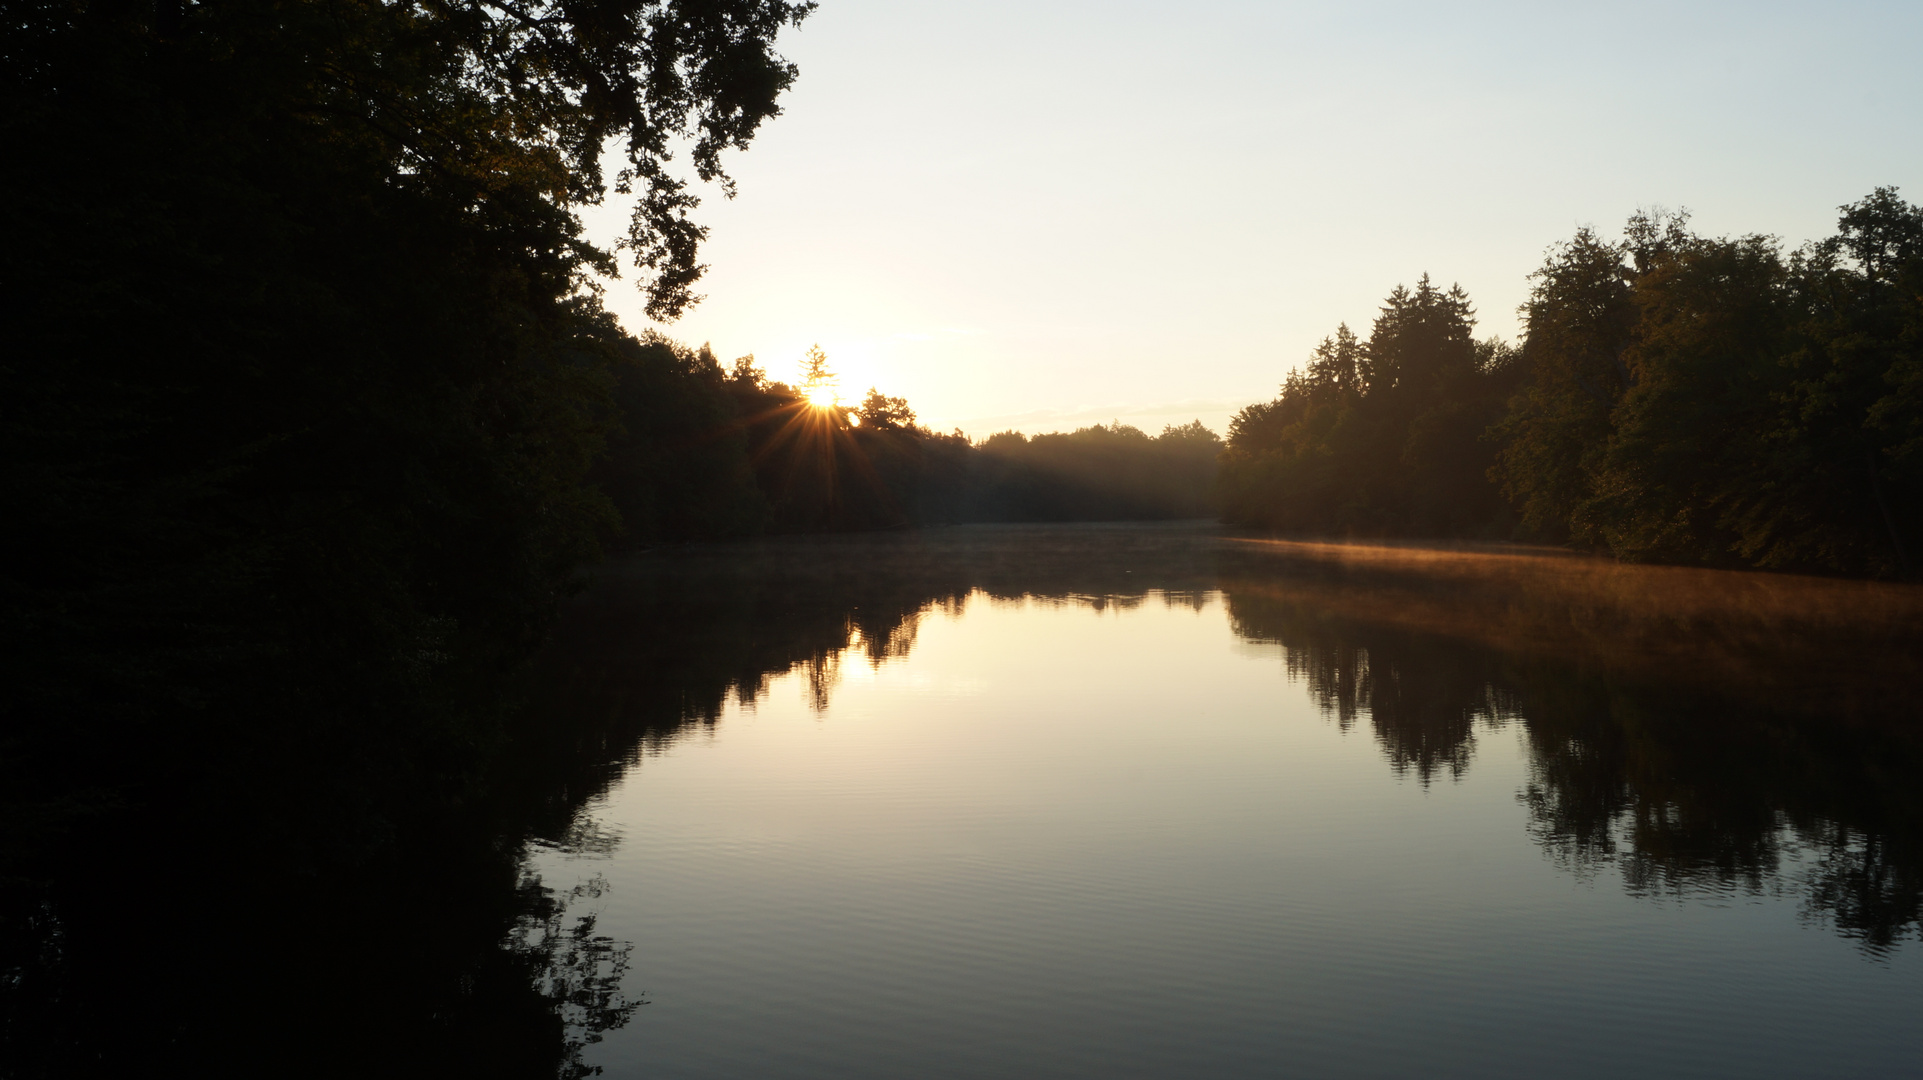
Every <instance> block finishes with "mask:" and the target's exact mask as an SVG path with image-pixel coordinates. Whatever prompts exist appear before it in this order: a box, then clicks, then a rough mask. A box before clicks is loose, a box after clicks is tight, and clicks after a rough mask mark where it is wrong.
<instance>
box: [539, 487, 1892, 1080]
mask: <svg viewBox="0 0 1923 1080" xmlns="http://www.w3.org/2000/svg"><path fill="white" fill-rule="evenodd" d="M1920 616H1923V602H1920V601H1919V596H1918V590H1917V589H1915V588H1914V587H1907V586H1892V585H1881V584H1873V583H1865V582H1848V581H1830V580H1821V579H1811V578H1796V577H1789V576H1771V575H1758V574H1743V573H1731V572H1718V571H1703V570H1683V569H1675V568H1657V567H1625V566H1620V565H1617V564H1615V563H1612V562H1605V561H1600V560H1593V559H1589V558H1585V557H1580V556H1573V555H1569V554H1566V553H1562V552H1558V551H1553V550H1547V549H1529V548H1516V547H1476V546H1464V547H1458V548H1450V549H1436V548H1424V547H1413V546H1369V545H1333V544H1329V545H1325V544H1304V543H1289V542H1281V541H1274V540H1267V539H1262V538H1253V537H1240V536H1233V535H1230V534H1227V533H1224V532H1223V531H1221V530H1219V529H1216V528H1214V527H1211V526H1205V525H1198V524H1174V525H1129V526H1101V525H1096V526H1061V527H1051V526H1010V527H999V526H970V527H956V528H948V529H934V530H926V531H922V532H911V533H895V534H873V535H861V536H846V537H829V538H803V539H792V540H774V541H761V542H755V543H747V544H731V545H718V546H712V547H704V548H691V549H687V550H681V551H662V552H655V553H650V554H647V555H642V556H638V557H635V558H633V559H630V560H627V561H624V562H622V563H618V564H615V565H612V566H609V567H607V568H605V569H604V571H603V572H602V573H601V574H600V576H599V577H598V579H597V580H596V581H595V583H594V584H593V585H592V587H591V588H590V589H589V590H588V591H587V592H586V593H584V594H583V595H582V596H581V597H580V598H578V599H577V600H576V601H575V602H574V604H573V605H572V606H571V608H570V609H569V611H568V613H567V616H566V618H565V620H564V622H563V624H562V627H561V629H560V632H559V633H558V634H557V636H556V639H555V640H554V642H553V643H552V645H551V647H550V649H549V650H548V653H547V657H546V661H545V664H544V666H543V669H542V675H541V677H540V690H539V693H538V695H537V697H538V700H539V708H540V709H542V710H543V711H544V712H545V714H546V715H547V716H549V717H551V718H552V729H553V730H554V731H555V732H557V733H559V734H557V736H556V738H557V739H558V740H559V741H561V742H563V743H565V745H566V751H565V752H566V754H567V755H569V760H570V761H571V762H572V764H571V765H569V766H568V767H567V768H565V769H560V770H559V771H558V772H557V771H555V770H550V772H551V773H553V774H554V775H562V774H565V775H566V777H567V780H566V783H565V784H561V785H559V787H564V788H565V789H566V791H565V794H563V795H557V796H555V800H556V806H558V807H561V808H563V810H562V811H561V812H558V813H557V815H556V816H555V818H554V820H553V823H552V825H551V827H549V828H547V829H545V830H543V835H542V836H540V837H539V838H538V839H537V840H536V841H535V842H534V844H533V847H532V855H531V856H530V864H529V869H530V871H531V872H532V873H535V874H538V876H539V878H540V880H541V881H542V882H543V883H544V884H545V885H546V886H547V887H548V888H549V889H552V890H556V891H557V893H559V894H561V895H564V896H565V897H566V898H567V899H568V904H569V907H568V910H569V911H570V912H571V913H572V915H573V917H575V918H577V919H578V918H580V917H581V916H589V917H591V920H592V921H591V924H584V925H588V926H589V928H590V929H591V934H590V935H587V937H592V939H593V940H595V941H597V942H599V947H600V949H601V950H602V952H601V954H600V957H599V961H598V962H599V965H600V966H599V967H598V968H597V969H596V970H597V971H598V975H597V976H596V978H598V979H599V980H600V981H599V983H598V984H597V985H598V986H599V987H600V990H599V991H598V994H599V996H598V997H596V996H593V995H589V996H590V997H592V1002H591V1004H592V1007H585V1006H584V1007H581V1008H578V1009H576V1010H575V1013H574V1014H573V1015H574V1018H575V1020H576V1021H577V1028H578V1032H579V1034H578V1037H577V1041H578V1042H580V1043H582V1044H584V1045H583V1046H582V1049H581V1056H582V1060H583V1061H584V1062H585V1063H587V1064H589V1065H598V1066H601V1067H603V1068H604V1069H605V1071H606V1074H607V1075H610V1076H650V1077H730V1076H741V1077H902V1076H928V1077H977V1076H1023V1077H1088V1076H1101V1077H1134V1076H1140V1077H1186V1076H1211V1077H1238V1076H1264V1077H1273V1076H1305V1077H1340V1076H1408V1075H1423V1076H1445V1077H1446V1076H1464V1077H1467V1076H1478V1077H1487V1076H1518V1077H1520V1076H1530V1077H1537V1076H1598V1077H1602V1076H1622V1075H1626V1074H1631V1073H1634V1074H1638V1075H1647V1076H1692V1077H1695V1076H1704V1077H1707V1076H1731V1077H1750V1078H1753V1077H1767V1076H1784V1077H1790V1076H1795V1077H1810V1076H1898V1075H1923V1023H1919V1022H1918V1019H1917V1018H1918V1017H1919V1016H1923V946H1919V941H1918V925H1919V912H1920V911H1923V784H1919V780H1918V766H1919V765H1920V764H1923V715H1920V713H1923V710H1919V707H1918V705H1917V700H1918V699H1917V696H1916V694H1917V691H1918V689H1919V687H1920V686H1923V678H1919V659H1918V658H1919V657H1920V656H1923V648H1920V647H1919V646H1920V645H1923V642H1920V641H1919V633H1920V628H1923V617H1920ZM551 752H553V753H557V754H558V753H560V751H551ZM536 756H539V755H536ZM557 790H558V788H557ZM587 937H584V938H583V940H587ZM583 1000H588V999H587V998H583ZM597 1010H598V1011H597Z"/></svg>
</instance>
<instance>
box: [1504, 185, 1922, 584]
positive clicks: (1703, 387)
mask: <svg viewBox="0 0 1923 1080" xmlns="http://www.w3.org/2000/svg"><path fill="white" fill-rule="evenodd" d="M1524 312H1525V316H1526V318H1527V327H1528V336H1527V338H1526V339H1525V344H1524V347H1523V355H1524V361H1525V364H1526V365H1527V369H1528V373H1529V375H1528V381H1527V383H1526V384H1525V386H1524V388H1523V392H1522V393H1521V394H1519V395H1518V396H1517V397H1516V399H1515V401H1514V402H1513V404H1512V408H1511V410H1510V412H1509V415H1508V416H1507V417H1506V418H1505V420H1504V421H1503V423H1502V424H1501V425H1500V426H1499V427H1498V428H1497V435H1498V436H1499V437H1500V438H1501V439H1502V441H1503V450H1502V454H1501V459H1500V461H1499V463H1498V466H1497V468H1496V470H1495V473H1494V474H1493V475H1494V476H1495V477H1496V478H1497V479H1498V480H1499V481H1500V482H1501V483H1502V485H1503V487H1504V489H1505V491H1506V492H1507V493H1508V494H1509V495H1510V496H1511V497H1512V498H1514V499H1515V500H1516V501H1517V503H1518V505H1519V507H1520V509H1521V511H1522V521H1523V524H1524V526H1525V528H1526V529H1527V530H1528V531H1529V534H1530V535H1534V536H1539V537H1543V538H1550V539H1569V540H1573V541H1575V542H1577V543H1581V544H1586V545H1592V546H1597V547H1603V548H1606V549H1608V550H1610V551H1612V552H1614V553H1616V554H1617V555H1619V556H1622V557H1624V558H1631V559H1651V560H1662V561H1679V562H1695V563H1706V564H1711V565H1750V566H1758V567H1766V568H1781V569H1803V570H1824V571H1835V572H1844V573H1856V574H1879V575H1894V574H1906V573H1909V572H1910V559H1911V554H1910V552H1911V551H1912V550H1913V548H1914V545H1915V542H1916V537H1917V536H1918V535H1919V530H1920V528H1923V518H1920V517H1919V511H1918V507H1919V505H1923V473H1919V471H1918V461H1917V458H1916V451H1915V446H1916V443H1915V438H1916V435H1915V433H1916V431H1917V425H1918V421H1917V417H1918V415H1919V412H1918V408H1919V405H1920V404H1923V402H1919V401H1918V400H1917V397H1916V390H1915V371H1916V369H1917V356H1918V352H1917V350H1918V345H1919V338H1920V337H1923V211H1919V210H1918V209H1917V208H1916V207H1913V206H1910V205H1908V204H1907V203H1905V202H1904V201H1903V200H1902V199H1900V198H1899V197H1898V196H1897V194H1896V192H1895V190H1894V189H1890V188H1881V189H1878V190H1877V191H1875V192H1873V193H1872V194H1871V195H1870V196H1868V197H1867V198H1865V199H1863V200H1861V201H1860V202H1857V203H1854V204H1851V205H1849V206H1845V207H1843V208H1842V213H1841V218H1840V220H1839V230H1838V233H1837V234H1836V235H1835V236H1833V237H1830V238H1829V239H1826V240H1823V241H1821V242H1818V243H1815V244H1811V245H1808V246H1806V247H1804V248H1802V249H1800V250H1797V251H1794V252H1790V253H1787V254H1786V253H1785V252H1784V251H1783V250H1782V247H1781V245H1780V243H1779V242H1778V241H1776V240H1775V239H1774V238H1771V237H1766V236H1744V237H1738V238H1734V239H1727V238H1709V237H1703V236H1699V235H1696V234H1695V233H1693V232H1691V231H1690V230H1689V229H1688V228H1687V222H1686V219H1685V218H1683V217H1680V216H1664V215H1651V214H1639V215H1637V216H1636V217H1633V218H1631V219H1630V222H1629V226H1628V228H1627V229H1626V230H1625V234H1624V239H1623V240H1621V241H1619V242H1616V243H1606V242H1604V241H1602V240H1601V239H1600V238H1599V237H1597V236H1596V235H1595V234H1594V233H1592V232H1589V231H1587V230H1585V231H1584V232H1582V233H1579V234H1578V235H1577V237H1576V239H1575V240H1573V241H1571V242H1570V243H1569V244H1566V245H1563V246H1562V247H1560V248H1558V249H1555V250H1553V251H1552V252H1551V254H1550V258H1549V261H1548V263H1547V265H1546V266H1545V267H1544V268H1543V270H1541V271H1539V272H1538V273H1537V275H1536V277H1535V288H1534V290H1533V292H1532V295H1531V299H1530V302H1529V304H1528V305H1527V306H1526V307H1525V309H1524Z"/></svg>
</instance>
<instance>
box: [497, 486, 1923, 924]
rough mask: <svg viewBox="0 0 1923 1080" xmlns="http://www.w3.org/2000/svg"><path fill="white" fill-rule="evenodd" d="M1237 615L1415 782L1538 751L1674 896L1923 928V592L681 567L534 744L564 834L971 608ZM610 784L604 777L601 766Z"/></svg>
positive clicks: (1383, 567)
mask: <svg viewBox="0 0 1923 1080" xmlns="http://www.w3.org/2000/svg"><path fill="white" fill-rule="evenodd" d="M1216 590H1219V591H1220V593H1221V594H1222V596H1223V597H1224V599H1225V601H1226V605H1227V610H1228V614H1229V618H1230V621H1231V626H1232V628H1233V630H1234V631H1235V633H1236V634H1237V635H1239V636H1240V637H1241V638H1243V639H1245V640H1247V641H1251V642H1260V643H1273V644H1276V645H1279V646H1281V650H1282V655H1283V662H1284V665H1285V670H1286V672H1287V674H1288V675H1289V677H1290V678H1291V679H1292V680H1293V681H1295V682H1298V683H1299V684H1301V685H1302V686H1303V687H1304V688H1305V689H1306V691H1307V692H1308V693H1309V694H1310V695H1311V696H1312V697H1313V698H1314V700H1315V701H1316V702H1317V703H1318V704H1319V705H1320V706H1321V707H1322V709H1323V710H1324V711H1325V713H1326V714H1327V715H1328V716H1329V717H1330V718H1331V720H1332V721H1333V722H1335V723H1337V724H1338V725H1340V726H1341V727H1342V728H1343V729H1344V730H1349V729H1351V728H1355V727H1358V726H1360V725H1365V724H1366V727H1367V730H1369V731H1371V732H1373V734H1374V737H1375V739H1376V741H1377V743H1378V744H1379V745H1380V747H1381V749H1382V752H1383V754H1384V756H1385V758H1386V759H1387V763H1388V765H1389V767H1390V768H1391V769H1393V770H1394V771H1395V772H1396V773H1397V774H1399V775H1405V776H1408V777H1411V778H1413V779H1414V780H1415V781H1417V782H1420V783H1423V784H1429V783H1434V782H1441V781H1446V780H1449V779H1454V778H1460V777H1462V776H1464V775H1465V774H1466V773H1467V772H1468V771H1469V770H1470V769H1471V768H1472V767H1473V764H1474V760H1475V753H1476V744H1477V738H1478V736H1479V734H1481V733H1486V732H1488V731H1491V730H1493V729H1498V728H1509V727H1512V726H1518V725H1519V726H1520V732H1521V737H1522V738H1523V739H1524V741H1525V744H1526V746H1527V747H1528V750H1529V755H1530V765H1529V768H1530V779H1529V781H1528V783H1527V784H1526V785H1525V787H1524V788H1523V790H1521V791H1519V792H1518V793H1517V798H1518V800H1519V802H1520V804H1521V806H1522V809H1523V810H1524V815H1523V816H1524V821H1525V825H1524V828H1525V829H1526V831H1527V834H1528V835H1529V836H1530V837H1531V838H1532V839H1533V840H1534V841H1535V842H1536V843H1537V844H1538V845H1540V846H1541V847H1542V849H1543V850H1544V852H1545V853H1546V854H1547V855H1548V856H1549V857H1550V858H1551V859H1552V860H1553V861H1554V862H1555V863H1556V864H1557V865H1559V866H1561V867H1563V868H1565V869H1567V870H1568V871H1570V872H1571V873H1575V874H1579V875H1584V876H1594V875H1599V874H1604V873H1609V874H1614V875H1616V876H1618V877H1619V878H1620V879H1621V882H1622V884H1623V887H1624V888H1625V889H1627V890H1628V891H1629V892H1631V893H1632V894H1636V895H1643V896H1650V897H1677V896H1697V895H1706V896H1723V895H1736V894H1790V895H1794V896H1796V897H1799V898H1800V900H1801V903H1802V907H1803V911H1804V913H1805V915H1806V917H1807V918H1808V920H1809V921H1810V922H1811V923H1812V924H1820V925H1827V926H1829V927H1831V928H1833V929H1834V930H1835V931H1836V932H1837V933H1840V934H1842V935H1844V936H1845V937H1848V938H1851V939H1853V940H1856V941H1858V942H1860V943H1861V945H1862V946H1863V947H1864V948H1865V949H1866V950H1867V951H1868V952H1870V953H1871V954H1879V953H1882V952H1884V951H1887V950H1889V949H1891V948H1893V947H1894V946H1895V945H1896V944H1897V943H1898V942H1900V941H1902V940H1903V939H1905V938H1908V937H1914V936H1915V935H1916V933H1917V929H1918V922H1919V915H1920V914H1923V798H1920V797H1919V794H1918V793H1919V785H1918V784H1917V783H1916V781H1915V778H1916V776H1917V775H1918V767H1919V766H1923V723H1920V722H1919V716H1918V707H1917V704H1916V703H1917V700H1918V698H1917V693H1918V691H1919V689H1923V672H1920V671H1919V661H1918V657H1923V593H1920V592H1919V590H1917V589H1915V588H1912V587H1905V586H1892V585H1885V584H1876V583H1866V582H1855V581H1839V580H1827V579H1813V578H1798V577H1790V576H1784V575H1762V574H1747V573H1736V572H1726V571H1699V570H1685V569H1676V568H1668V567H1636V566H1624V565H1620V564H1617V563H1613V562H1609V561H1604V560H1596V559H1591V558H1586V557H1580V556H1574V555H1569V554H1566V553H1562V552H1557V551H1550V550H1538V549H1527V548H1516V547H1481V548H1477V547H1458V548H1448V549H1438V548H1423V547H1395V546H1364V545H1339V544H1302V543H1285V542H1276V541H1269V540H1258V539H1250V538H1241V537H1234V536H1230V535H1225V534H1223V533H1221V532H1219V531H1217V530H1214V529H1211V528H1207V527H1199V526H1196V525H1194V524H1188V525H1170V526H1151V527H1142V526H1116V527H1104V526H1081V527H961V528H953V529H943V530H930V531H926V532H919V533H909V534H892V535H865V536H843V537H829V538H820V539H808V540H786V541H769V542H758V543H751V544H736V545H720V546H714V547H708V548H701V549H690V550H687V551H676V552H657V553H654V554H651V555H646V556H642V557H639V558H636V559H633V560H630V561H628V562H625V563H623V564H620V565H618V566H615V567H610V568H608V569H607V570H606V571H605V572H604V573H603V575H602V577H601V578H600V579H599V580H598V581H597V582H596V583H595V585H594V587H593V588H592V589H590V590H589V591H588V593H587V594H586V595H584V596H583V597H582V598H581V599H580V600H579V601H578V602H577V603H576V605H575V606H574V608H573V609H572V610H571V612H570V613H569V616H568V618H567V620H566V621H565V623H564V625H563V627H562V629H561V632H560V634H559V635H558V636H557V638H556V640H555V642H554V646H553V648H552V649H551V650H550V651H549V654H548V669H547V672H546V674H545V675H544V678H543V681H544V683H545V684H546V685H548V686H550V687H552V688H554V691H553V692H552V693H551V694H550V695H549V696H548V697H547V699H546V701H545V708H544V715H545V716H547V717H548V718H549V719H548V721H547V723H546V724H545V725H544V727H543V729H542V736H541V739H540V740H537V741H534V742H530V744H529V745H528V746H527V747H526V748H525V754H524V757H525V760H526V761H527V763H528V765H529V774H528V775H529V778H530V779H529V790H530V791H537V792H546V793H548V794H547V798H549V799H550V801H551V802H550V806H549V808H548V813H547V814H546V815H545V817H544V826H543V827H544V828H545V829H546V830H547V831H548V833H549V834H550V835H553V836H556V837H559V836H561V835H564V834H565V832H566V830H567V829H568V828H569V827H570V823H571V822H572V821H573V820H574V817H573V815H574V814H575V813H576V812H577V811H578V808H579V807H580V806H581V805H582V804H583V803H584V802H585V801H586V799H587V798H589V797H591V796H592V795H593V794H595V793H598V792H599V791H601V790H604V789H605V788H606V786H607V785H608V784H609V783H611V782H612V781H613V780H614V779H616V778H618V777H619V776H620V775H621V773H622V771H623V769H624V768H626V767H627V766H628V765H629V764H630V763H632V762H633V761H635V760H636V759H637V758H638V757H640V756H642V755H645V754H647V753H649V752H652V751H658V750H659V749H661V748H662V747H664V746H665V745H667V744H668V743H670V742H672V741H673V740H674V739H676V738H679V737H681V736H683V735H685V734H687V733H689V732H692V731H700V730H704V729H707V728H709V727H711V726H712V725H713V724H714V723H715V722H716V720H717V718H718V717H719V716H720V715H721V713H722V711H723V709H724V708H725V707H726V706H727V704H728V703H729V702H730V701H742V702H748V703H752V701H753V700H754V699H755V698H756V697H757V696H758V695H760V694H762V693H763V692H764V691H765V689H766V687H767V684H768V681H769V680H770V679H771V678H773V677H775V676H778V675H782V674H785V673H787V672H790V671H797V670H799V671H805V672H807V673H808V674H809V678H810V685H811V688H812V693H813V695H814V699H815V703H816V707H817V708H825V707H826V705H827V704H828V701H829V698H830V696H831V695H832V691H833V685H834V677H835V672H836V671H837V669H838V666H839V665H841V664H845V663H853V662H865V663H875V664H879V663H882V662H885V661H886V660H887V659H888V658H890V657H895V656H902V655H906V654H907V653H908V652H909V651H910V650H911V649H912V648H913V647H914V643H915V637H916V631H917V627H918V625H919V623H920V621H921V620H922V619H924V618H926V617H928V616H929V615H930V613H932V612H937V611H940V610H943V609H947V610H954V609H956V608H958V607H959V606H960V605H963V604H965V603H967V602H968V601H969V599H970V598H971V597H975V596H980V597H985V598H987V599H989V600H991V601H994V600H1013V599H1017V598H1022V597H1028V598H1032V599H1040V600H1044V601H1047V602H1053V603H1061V604H1076V605H1087V606H1091V607H1100V608H1119V609H1126V608H1128V607H1131V606H1134V605H1139V604H1143V603H1194V604H1199V603H1201V601H1202V598H1203V597H1205V596H1206V595H1207V594H1209V593H1210V592H1211V591H1216ZM584 763H586V764H584Z"/></svg>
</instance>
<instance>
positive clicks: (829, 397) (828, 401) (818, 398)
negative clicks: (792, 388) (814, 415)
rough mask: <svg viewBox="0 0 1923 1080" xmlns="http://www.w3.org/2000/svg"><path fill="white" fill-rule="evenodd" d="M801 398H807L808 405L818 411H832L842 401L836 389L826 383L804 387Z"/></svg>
mask: <svg viewBox="0 0 1923 1080" xmlns="http://www.w3.org/2000/svg"><path fill="white" fill-rule="evenodd" d="M801 396H802V397H804V398H807V399H808V404H810V405H813V406H814V407H815V408H817V409H832V408H834V407H835V405H836V404H837V403H838V402H840V401H841V395H840V394H837V393H835V388H834V387H832V386H829V385H828V384H826V383H822V384H820V385H817V386H804V387H802V388H801Z"/></svg>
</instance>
